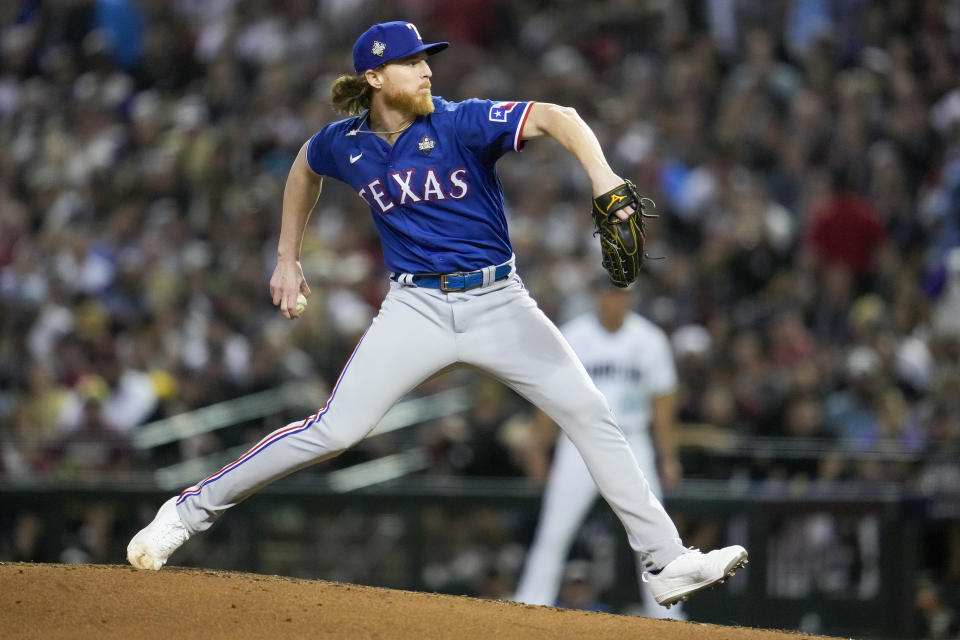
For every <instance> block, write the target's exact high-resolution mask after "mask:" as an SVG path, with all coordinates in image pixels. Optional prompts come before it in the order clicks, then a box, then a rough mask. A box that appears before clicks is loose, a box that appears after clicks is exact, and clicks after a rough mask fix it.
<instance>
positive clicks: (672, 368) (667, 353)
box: [644, 330, 677, 396]
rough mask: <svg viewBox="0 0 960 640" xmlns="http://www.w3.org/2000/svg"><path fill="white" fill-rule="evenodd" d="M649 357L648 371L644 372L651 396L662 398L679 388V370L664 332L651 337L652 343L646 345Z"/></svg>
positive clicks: (646, 360)
mask: <svg viewBox="0 0 960 640" xmlns="http://www.w3.org/2000/svg"><path fill="white" fill-rule="evenodd" d="M644 349H645V350H646V351H647V356H646V357H645V358H644V362H646V363H647V371H646V372H644V373H645V375H644V378H645V380H646V385H647V390H648V391H649V393H650V395H651V396H662V395H665V394H667V393H671V392H672V391H675V390H676V388H677V368H676V365H675V364H674V362H673V351H672V350H671V348H670V340H669V339H668V338H667V336H666V334H665V333H664V332H663V331H659V330H658V331H657V332H656V333H655V334H654V335H652V336H650V342H649V344H647V345H644Z"/></svg>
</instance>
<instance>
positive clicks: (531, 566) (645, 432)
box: [516, 278, 682, 619]
mask: <svg viewBox="0 0 960 640" xmlns="http://www.w3.org/2000/svg"><path fill="white" fill-rule="evenodd" d="M604 280H606V279H605V278H604V279H603V280H601V281H599V282H596V283H594V288H595V290H596V299H595V301H594V303H595V309H594V311H593V312H590V313H586V314H584V315H581V316H579V317H577V318H575V319H573V320H571V321H570V322H568V323H567V324H565V325H564V326H563V327H561V330H562V332H563V335H564V337H565V338H566V339H567V342H569V343H570V346H571V347H573V350H574V351H575V352H576V354H577V357H579V358H580V360H581V362H583V364H584V366H585V367H586V369H587V373H589V374H590V377H591V378H592V379H593V381H594V383H596V385H597V388H599V389H600V392H601V393H603V395H604V397H606V398H607V400H608V401H609V402H610V406H611V408H612V409H613V414H614V417H615V418H616V419H617V424H618V425H619V426H620V428H621V429H622V430H623V434H624V436H625V437H626V439H627V443H628V444H629V445H630V448H631V449H632V450H633V454H634V456H635V457H636V459H637V462H638V463H639V465H640V468H641V469H642V470H643V474H644V476H645V477H646V478H647V482H648V483H649V485H650V490H651V491H653V493H654V494H655V495H656V496H657V497H658V498H661V497H662V493H661V490H660V481H659V479H660V478H663V480H664V482H665V483H666V484H667V485H668V486H672V485H673V484H675V483H677V482H678V481H679V480H680V475H681V468H680V463H679V462H678V459H677V451H676V444H675V436H674V433H673V429H674V420H675V414H676V396H675V392H676V386H677V373H676V367H675V366H674V361H673V353H672V351H671V348H670V341H669V339H668V338H667V335H666V333H665V332H664V331H663V330H662V329H661V328H660V327H658V326H657V325H655V324H653V323H652V322H650V321H649V320H647V319H646V318H644V317H643V316H641V315H639V314H637V313H634V312H632V311H630V304H631V301H632V299H633V296H632V295H631V294H630V293H629V292H628V291H627V290H625V289H618V288H616V287H614V286H613V285H612V284H609V281H606V282H604ZM651 427H652V430H653V432H652V433H651ZM658 462H659V467H660V471H659V474H658ZM597 495H598V493H597V486H596V484H595V483H594V481H593V478H592V477H591V476H590V472H589V470H588V469H587V466H586V464H584V462H583V458H582V457H581V456H580V453H579V452H578V451H577V449H576V447H575V446H574V445H573V443H572V442H571V441H570V439H569V438H567V437H566V436H565V435H564V434H563V433H562V432H561V433H560V434H559V436H558V438H557V442H556V448H555V450H554V456H553V464H552V466H551V468H550V473H549V476H548V478H547V484H546V488H545V490H544V495H543V504H542V506H541V509H540V520H539V522H538V524H537V531H536V534H535V536H534V539H533V544H532V545H531V547H530V550H529V552H528V554H527V560H526V563H525V564H524V568H523V573H522V574H521V576H520V581H519V583H518V585H517V593H516V600H518V601H520V602H526V603H527V604H543V605H547V604H554V603H555V602H556V600H557V594H558V593H559V590H560V584H561V580H562V577H563V571H564V566H565V564H566V559H567V554H568V553H569V551H570V546H571V545H572V543H573V540H574V538H575V536H576V534H577V531H578V530H579V528H580V525H581V524H582V523H583V520H584V518H585V517H586V515H587V513H589V511H590V508H591V506H592V505H593V503H594V501H595V500H596V498H597ZM641 582H642V581H641ZM640 589H641V593H642V594H643V598H644V608H645V611H646V615H648V616H650V617H657V618H661V617H668V618H676V619H680V618H682V614H681V613H680V610H679V609H680V608H679V607H674V608H673V609H669V610H666V609H663V608H662V607H659V606H655V605H656V603H655V601H654V600H653V597H652V595H651V593H650V591H649V590H648V589H647V588H646V587H645V586H643V585H642V584H641V587H640Z"/></svg>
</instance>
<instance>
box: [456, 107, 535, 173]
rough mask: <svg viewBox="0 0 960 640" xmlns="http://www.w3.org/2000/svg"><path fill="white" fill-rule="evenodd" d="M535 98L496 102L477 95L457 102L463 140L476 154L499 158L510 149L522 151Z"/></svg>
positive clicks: (457, 115)
mask: <svg viewBox="0 0 960 640" xmlns="http://www.w3.org/2000/svg"><path fill="white" fill-rule="evenodd" d="M533 104H534V103H533V102H497V101H494V100H480V99H477V98H474V99H471V100H465V101H464V102H461V103H459V104H458V105H457V110H456V115H455V118H456V124H457V135H458V136H459V137H460V140H461V141H462V142H463V143H464V144H465V145H466V146H467V147H468V148H469V149H472V150H473V151H474V152H475V153H476V154H477V155H479V156H482V157H486V158H488V159H490V160H496V159H497V158H499V157H500V156H502V155H503V154H505V153H506V152H507V151H510V150H511V149H512V150H514V151H520V150H521V149H522V148H523V141H522V140H521V139H520V137H521V135H522V134H523V125H524V123H526V121H527V115H528V114H529V113H530V107H531V106H533Z"/></svg>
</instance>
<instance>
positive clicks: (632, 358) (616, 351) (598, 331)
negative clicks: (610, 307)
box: [561, 313, 677, 440]
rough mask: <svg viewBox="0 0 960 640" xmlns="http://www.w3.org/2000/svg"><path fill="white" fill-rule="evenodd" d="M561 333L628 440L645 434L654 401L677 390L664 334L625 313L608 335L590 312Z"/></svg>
mask: <svg viewBox="0 0 960 640" xmlns="http://www.w3.org/2000/svg"><path fill="white" fill-rule="evenodd" d="M561 331H562V332H563V335H564V337H565V338H566V339H567V342H569V343H570V346H571V347H573V350H574V351H575V352H576V354H577V357H578V358H580V361H581V362H582V363H583V366H584V367H586V369H587V373H589V374H590V377H591V378H592V379H593V382H594V384H596V385H597V388H598V389H600V392H601V393H602V394H603V395H604V397H606V399H607V402H609V403H610V408H611V409H613V415H614V416H615V417H616V419H617V424H618V425H620V428H621V429H622V430H623V433H624V435H625V436H626V437H627V439H628V440H633V439H634V438H633V437H632V436H636V435H641V434H647V432H648V431H649V428H650V421H651V419H652V411H653V406H652V405H653V399H654V398H655V397H657V396H661V395H664V394H667V393H670V392H672V391H673V390H674V389H676V386H677V370H676V367H675V366H674V364H673V354H672V352H671V350H670V341H669V339H668V338H667V335H666V333H664V331H663V330H662V329H661V328H660V327H658V326H657V325H655V324H653V323H652V322H650V321H649V320H647V319H646V318H644V317H643V316H640V315H638V314H636V313H628V314H627V316H626V318H624V321H623V325H622V326H621V327H620V328H619V329H618V330H617V331H615V332H613V333H611V332H609V331H607V330H606V329H605V328H604V327H603V326H602V325H601V324H600V322H599V320H597V317H596V316H595V315H594V314H592V313H590V314H587V315H583V316H580V317H578V318H575V319H573V320H571V321H570V322H568V323H567V324H565V325H564V326H563V327H561Z"/></svg>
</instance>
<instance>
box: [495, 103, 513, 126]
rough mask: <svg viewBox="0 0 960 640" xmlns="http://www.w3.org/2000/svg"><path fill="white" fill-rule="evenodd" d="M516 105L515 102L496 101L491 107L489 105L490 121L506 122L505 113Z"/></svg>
mask: <svg viewBox="0 0 960 640" xmlns="http://www.w3.org/2000/svg"><path fill="white" fill-rule="evenodd" d="M515 106H517V103H516V102H497V103H495V104H494V105H493V106H492V107H490V116H489V118H490V121H491V122H506V121H507V114H508V113H510V112H511V111H512V110H513V108H514V107H515Z"/></svg>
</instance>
